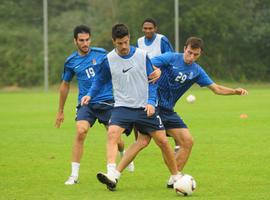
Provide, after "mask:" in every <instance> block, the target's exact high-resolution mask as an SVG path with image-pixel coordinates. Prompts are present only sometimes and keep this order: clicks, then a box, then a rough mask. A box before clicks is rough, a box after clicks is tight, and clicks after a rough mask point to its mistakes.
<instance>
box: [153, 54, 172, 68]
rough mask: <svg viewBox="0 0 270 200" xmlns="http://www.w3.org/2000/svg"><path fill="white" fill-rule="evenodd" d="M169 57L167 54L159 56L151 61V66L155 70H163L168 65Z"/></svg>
mask: <svg viewBox="0 0 270 200" xmlns="http://www.w3.org/2000/svg"><path fill="white" fill-rule="evenodd" d="M170 60H171V56H170V54H169V53H164V54H161V55H160V56H156V57H154V58H152V59H151V62H152V64H153V65H154V66H155V67H157V68H163V67H166V66H168V65H169V64H170Z"/></svg>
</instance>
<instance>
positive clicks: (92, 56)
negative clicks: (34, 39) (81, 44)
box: [62, 47, 113, 103]
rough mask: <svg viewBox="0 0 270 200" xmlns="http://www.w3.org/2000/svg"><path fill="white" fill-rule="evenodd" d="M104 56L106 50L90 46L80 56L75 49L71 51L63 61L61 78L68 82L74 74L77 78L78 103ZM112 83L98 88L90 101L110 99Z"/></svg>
mask: <svg viewBox="0 0 270 200" xmlns="http://www.w3.org/2000/svg"><path fill="white" fill-rule="evenodd" d="M105 56H106V50H105V49H102V48H95V47H91V48H90V50H89V53H88V54H86V55H83V56H81V55H80V54H79V53H78V52H77V51H76V52H74V53H72V54H71V55H70V56H69V57H68V58H67V59H66V61H65V64H64V72H63V75H62V80H64V81H66V82H70V81H71V80H72V78H73V77H74V75H75V76H76V78H77V80H78V90H79V94H78V103H80V101H81V98H82V97H83V96H85V95H86V94H87V92H88V90H89V88H90V87H91V85H92V83H93V80H94V79H95V77H96V75H97V73H99V71H100V65H99V63H100V62H101V60H102V59H103V58H104V57H105ZM112 99H113V96H112V84H111V82H108V83H106V84H105V85H103V86H102V87H101V88H100V91H99V92H98V94H97V95H96V96H95V97H94V98H93V99H91V102H90V103H99V102H103V101H106V100H112Z"/></svg>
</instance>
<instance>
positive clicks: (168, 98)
mask: <svg viewBox="0 0 270 200" xmlns="http://www.w3.org/2000/svg"><path fill="white" fill-rule="evenodd" d="M151 61H152V64H153V65H154V66H156V67H158V68H160V69H161V71H162V74H161V77H160V79H159V80H158V100H159V103H158V105H159V106H160V107H162V108H166V109H169V110H173V108H174V106H175V104H176V102H177V100H178V99H179V98H180V97H181V96H182V95H183V94H184V93H185V92H186V91H187V90H188V89H189V88H190V87H191V86H192V85H193V84H194V83H197V84H198V85H200V86H201V87H204V86H209V85H211V84H212V83H213V81H212V80H211V79H210V78H209V76H208V75H207V73H206V72H205V71H204V70H203V69H202V68H201V66H200V65H198V64H197V63H195V62H193V63H192V64H190V65H189V64H186V63H185V62H184V59H183V54H182V53H165V54H162V55H160V56H157V57H155V58H153V59H151Z"/></svg>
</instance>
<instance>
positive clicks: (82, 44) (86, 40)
mask: <svg viewBox="0 0 270 200" xmlns="http://www.w3.org/2000/svg"><path fill="white" fill-rule="evenodd" d="M90 42H91V41H90V35H89V34H88V33H79V34H78V37H77V39H75V38H74V43H75V45H76V46H77V48H78V51H79V54H81V55H85V54H87V53H88V51H89V47H90Z"/></svg>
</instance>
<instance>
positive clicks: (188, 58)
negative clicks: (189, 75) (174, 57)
mask: <svg viewBox="0 0 270 200" xmlns="http://www.w3.org/2000/svg"><path fill="white" fill-rule="evenodd" d="M202 51H203V40H202V39H201V38H198V37H189V38H188V39H187V41H186V44H185V47H184V61H185V63H187V64H192V63H193V62H195V61H196V60H197V59H198V58H199V57H200V55H201V53H202Z"/></svg>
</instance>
